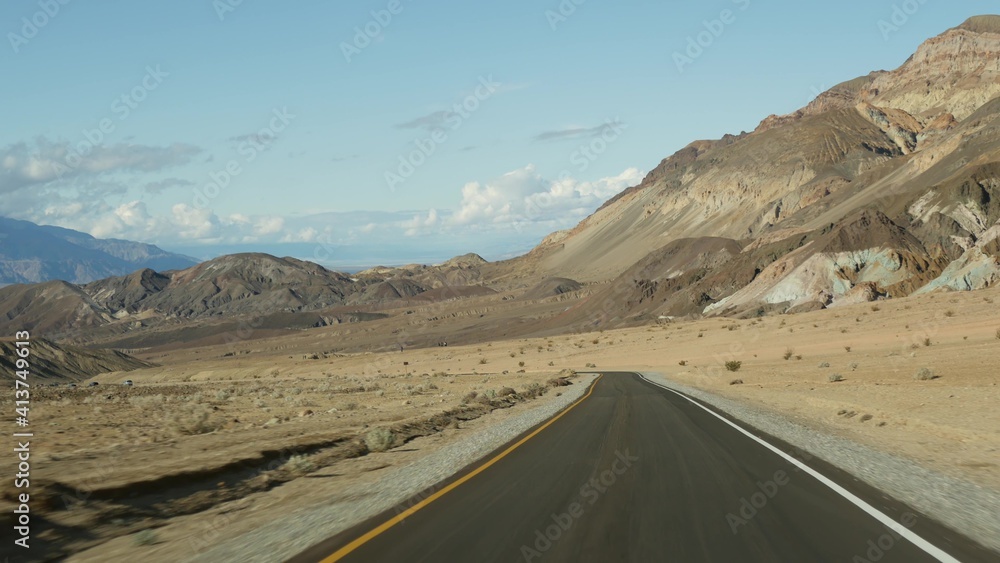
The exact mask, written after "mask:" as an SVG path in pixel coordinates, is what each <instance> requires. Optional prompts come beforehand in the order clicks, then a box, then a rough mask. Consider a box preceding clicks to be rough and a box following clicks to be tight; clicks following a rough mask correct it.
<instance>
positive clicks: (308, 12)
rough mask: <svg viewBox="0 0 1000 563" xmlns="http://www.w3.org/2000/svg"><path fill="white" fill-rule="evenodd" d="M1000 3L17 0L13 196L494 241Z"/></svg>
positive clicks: (547, 225) (234, 228) (116, 228)
mask: <svg viewBox="0 0 1000 563" xmlns="http://www.w3.org/2000/svg"><path fill="white" fill-rule="evenodd" d="M992 4H993V3H992V2H986V1H977V0H969V1H966V2H962V3H954V2H951V3H949V2H942V1H939V0H923V1H921V0H908V1H907V2H902V1H871V0H865V1H861V0H857V1H855V0H849V1H841V2H836V3H834V2H828V3H815V4H812V3H810V4H808V5H804V4H803V3H801V2H791V1H783V0H770V1H765V0H712V1H708V2H697V3H696V2H683V3H682V2H664V1H660V2H653V1H625V2H610V1H607V0H583V1H581V0H562V1H559V0H548V1H538V0H534V1H526V0H511V1H508V2H504V3H496V4H495V5H494V4H483V3H470V2H458V1H452V0H442V1H436V2H421V1H419V0H375V1H357V2H321V1H297V2H283V3H278V2H265V1H263V0H242V2H239V1H238V0H215V1H213V0H199V1H193V0H182V1H177V2H169V3H167V2H152V1H110V0H109V1H103V2H83V1H81V0H40V1H39V0H35V1H11V2H4V3H3V4H2V5H0V31H3V33H4V35H5V41H4V44H3V45H2V46H0V70H2V76H4V77H5V79H6V84H5V88H4V103H3V104H2V105H0V108H2V109H0V112H2V113H0V123H2V124H3V127H0V195H2V200H0V215H6V216H11V217H16V218H21V219H28V220H32V221H36V222H39V223H47V224H57V225H61V226H65V227H69V228H75V229H79V230H83V231H87V232H90V233H92V234H94V235H95V236H101V237H118V238H130V239H136V240H143V241H148V242H154V243H156V244H159V245H160V246H163V247H164V248H168V249H177V250H182V251H184V252H187V253H189V254H192V255H196V256H199V257H208V256H212V255H215V254H219V253H222V252H232V251H236V250H253V249H258V250H264V251H267V252H272V253H276V254H290V255H297V256H300V257H303V258H306V259H316V260H319V261H322V262H325V263H328V264H332V265H337V264H349V263H350V264H361V263H374V262H383V263H385V262H408V261H416V260H422V261H434V260H439V259H442V258H446V257H448V256H451V255H453V254H458V253H464V252H479V253H481V254H483V255H484V256H487V257H488V258H498V257H502V256H507V255H511V254H515V253H519V252H522V251H525V250H527V249H529V248H530V247H531V246H532V245H534V244H535V243H537V242H538V240H540V239H541V237H543V236H544V235H545V234H548V233H549V232H551V231H553V230H557V229H562V228H568V227H571V226H573V225H574V224H575V223H576V222H578V221H579V220H580V219H582V218H583V217H585V216H586V215H587V214H589V213H590V212H592V211H593V210H594V209H596V208H597V207H598V206H599V205H600V204H601V203H602V202H603V201H604V200H606V199H607V198H608V197H610V196H611V195H613V194H614V193H616V192H617V191H619V190H621V189H623V188H625V187H628V186H629V185H633V184H635V183H637V182H638V181H639V180H641V178H642V176H643V175H644V174H645V173H646V172H647V171H648V170H649V169H651V168H653V167H654V166H656V164H658V163H659V161H660V160H661V159H662V158H664V157H665V156H667V155H669V154H671V153H673V152H674V151H676V150H677V149H679V148H681V147H683V146H684V145H686V144H687V143H689V142H690V141H692V140H695V139H701V138H716V137H719V136H721V135H723V134H725V133H738V132H739V131H741V130H752V129H753V128H754V127H756V125H757V124H758V123H759V122H760V120H761V119H763V118H764V117H766V116H767V115H769V114H772V113H787V112H791V111H794V110H795V109H797V108H799V107H801V106H803V105H805V104H806V103H808V101H809V100H810V99H811V98H812V97H814V96H815V95H816V94H817V93H818V92H820V91H822V90H824V89H826V88H829V87H831V86H833V85H835V84H836V83H838V82H840V81H843V80H848V79H851V78H853V77H856V76H859V75H862V74H866V73H867V72H869V71H871V70H876V69H891V68H895V67H897V66H899V65H900V64H902V63H903V62H904V61H905V60H906V58H907V57H908V56H910V55H911V54H912V53H913V52H914V50H915V49H916V48H917V46H918V45H919V44H920V43H921V42H922V41H923V40H925V39H927V38H929V37H931V36H933V35H937V34H938V33H941V32H942V31H944V30H945V29H947V28H949V27H952V26H955V25H958V24H959V23H961V22H962V21H963V20H965V19H966V18H967V17H969V16H971V15H976V14H980V13H990V12H993V11H996V10H995V7H993V6H992ZM46 11H47V12H48V13H46ZM907 12H908V13H907ZM894 13H895V14H896V17H895V22H893V19H892V18H893V15H894ZM25 18H26V20H25ZM904 20H905V21H904ZM880 22H883V23H882V24H881V26H880ZM885 22H889V23H892V24H893V25H894V26H895V27H893V28H888V27H886V23H885ZM358 30H360V35H359V31H358ZM366 31H367V33H366ZM699 34H701V36H700V39H701V40H702V43H703V44H704V45H707V46H705V47H703V48H702V49H701V52H700V53H699V52H698V51H697V50H691V51H689V52H688V47H689V43H690V41H691V40H697V39H699ZM677 54H680V56H683V57H687V58H686V59H678V55H677ZM691 55H694V56H691ZM679 60H680V61H682V62H681V63H680V65H679V64H678V61H679ZM102 129H103V130H102Z"/></svg>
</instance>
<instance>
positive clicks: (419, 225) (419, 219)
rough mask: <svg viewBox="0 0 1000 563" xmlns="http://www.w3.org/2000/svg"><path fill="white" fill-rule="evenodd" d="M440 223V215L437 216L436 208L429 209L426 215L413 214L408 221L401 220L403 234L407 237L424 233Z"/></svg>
mask: <svg viewBox="0 0 1000 563" xmlns="http://www.w3.org/2000/svg"><path fill="white" fill-rule="evenodd" d="M439 224H440V217H438V212H437V209H431V210H430V211H428V212H427V215H426V216H424V215H414V216H413V219H410V220H409V221H403V222H402V223H401V226H402V227H403V229H404V232H403V234H405V235H406V236H408V237H415V236H417V235H421V234H426V233H428V232H430V231H431V230H433V229H434V227H437V226H438V225H439Z"/></svg>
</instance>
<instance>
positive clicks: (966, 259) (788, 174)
mask: <svg viewBox="0 0 1000 563" xmlns="http://www.w3.org/2000/svg"><path fill="white" fill-rule="evenodd" d="M46 233H47V234H48V235H49V236H50V237H51V238H50V239H48V240H53V239H57V242H59V241H61V242H60V244H61V245H68V244H72V245H73V249H72V251H71V250H70V249H68V248H66V247H64V246H60V244H56V245H55V246H53V247H52V250H50V252H51V253H52V254H53V255H57V256H59V257H60V260H62V259H63V258H65V260H69V259H70V257H71V256H78V255H81V256H86V257H87V258H86V260H84V263H85V264H87V265H88V267H90V268H99V267H106V265H105V263H104V262H101V260H102V259H103V260H107V259H108V258H107V257H108V256H110V257H111V258H114V259H117V260H126V259H130V257H131V258H134V256H131V255H127V254H126V253H125V251H124V250H123V249H120V248H119V249H116V248H115V247H114V245H110V246H109V245H108V244H99V243H98V242H94V241H90V240H87V239H84V240H83V241H82V242H81V241H80V240H78V238H73V237H69V236H67V235H62V236H56V234H54V233H53V232H52V231H46ZM6 248H7V246H0V249H6ZM46 248H48V247H46ZM31 251H32V248H31V247H30V246H27V247H21V252H25V253H27V254H29V255H30V254H31ZM37 251H39V252H40V250H37ZM60 252H61V253H62V254H59V253H60ZM73 252H77V253H79V252H83V253H84V254H73ZM87 252H91V253H100V254H99V255H97V254H86V253H87ZM101 257H104V258H101ZM56 263H61V262H59V260H56ZM66 267H67V268H68V267H69V266H66ZM169 270H170V269H169V268H168V269H166V271H165V270H164V269H162V268H160V269H157V268H144V269H142V268H133V269H132V270H129V272H131V273H128V274H127V275H119V276H114V277H108V278H105V279H101V280H99V281H93V282H89V283H84V284H82V285H75V284H71V283H66V282H48V283H43V284H36V285H16V286H11V287H7V288H3V289H0V331H2V330H4V328H3V327H4V326H8V327H14V326H17V327H18V328H29V329H30V328H34V329H35V330H44V331H46V334H51V335H52V336H53V337H56V336H61V335H73V336H74V337H75V338H78V339H79V338H84V339H88V338H89V339H91V340H93V339H95V338H98V337H107V338H105V341H108V340H109V339H110V340H112V341H115V342H128V343H130V344H133V345H135V346H136V347H141V346H147V345H151V344H150V343H155V342H180V341H185V342H186V341H189V340H194V339H198V338H208V337H218V335H219V334H220V331H224V330H229V331H231V330H235V329H236V323H238V322H239V321H237V320H235V319H239V318H245V317H254V318H258V319H262V320H261V321H260V326H263V327H267V328H268V329H269V330H283V329H288V328H290V327H295V328H308V327H311V326H318V325H322V324H330V323H335V322H355V321H358V320H371V319H378V318H382V317H384V316H386V315H391V314H398V313H399V311H396V312H395V313H394V312H393V311H392V310H393V309H394V308H395V309H399V310H402V311H405V308H410V307H414V308H416V307H420V306H422V305H426V304H428V303H442V302H453V301H457V300H462V299H477V298H478V299H481V300H483V301H481V302H479V303H480V304H479V305H475V307H474V310H473V312H472V313H470V314H475V315H476V316H477V317H484V316H487V315H488V314H492V313H493V312H494V311H497V310H499V309H500V308H501V307H504V306H521V305H525V306H535V305H538V306H539V307H541V308H540V309H538V310H539V311H541V310H543V309H545V307H547V306H552V305H554V304H558V305H556V306H555V307H552V309H551V310H553V311H554V310H558V314H556V315H555V316H550V317H545V316H544V315H542V314H541V313H539V314H537V316H536V315H535V313H531V314H530V315H529V316H528V317H527V318H521V319H518V320H517V321H516V322H515V323H514V324H516V325H517V326H516V328H517V332H518V334H530V333H535V334H538V333H546V334H551V333H555V332H560V331H562V332H565V331H568V330H570V331H571V330H577V329H593V328H597V327H600V328H603V327H608V326H618V325H622V324H634V323H637V322H649V321H652V320H656V319H658V318H660V317H663V316H667V317H675V316H683V315H729V316H755V315H762V314H768V313H785V312H798V311H808V310H814V309H818V308H825V307H837V306H841V305H846V304H852V303H859V302H865V301H872V300H876V299H886V298H896V297H903V296H907V295H911V294H914V293H921V292H929V291H946V290H970V289H978V288H983V287H987V286H990V285H992V284H995V283H997V281H998V280H1000V16H981V17H976V18H972V19H970V20H968V21H967V22H965V23H964V24H962V25H960V26H958V27H956V28H953V29H950V30H947V31H945V32H944V33H942V34H941V35H940V36H938V37H935V38H932V39H930V40H928V41H926V42H925V43H924V44H922V45H921V46H920V47H919V49H918V50H917V52H916V53H915V54H914V55H913V56H912V57H910V59H909V60H907V61H906V62H905V63H904V64H903V65H902V66H900V67H899V68H897V69H896V70H892V71H877V72H872V73H870V74H868V75H866V76H862V77H859V78H856V79H854V80H850V81H847V82H844V83H843V84H840V85H838V86H835V87H834V88H832V89H830V90H829V91H827V92H824V93H823V94H821V95H819V96H818V97H817V98H816V99H815V100H814V101H813V102H811V103H810V104H809V105H807V106H806V107H804V108H802V109H800V110H798V111H796V112H793V113H792V114H788V115H782V116H776V115H772V116H769V117H767V118H765V119H764V120H763V121H762V122H761V123H760V125H759V126H758V127H757V128H756V129H755V130H754V131H752V132H750V133H741V134H739V135H726V136H724V137H723V138H721V139H716V140H701V141H695V142H693V143H691V144H689V145H688V146H686V147H684V148H683V149H681V150H679V151H677V152H675V153H674V154H673V155H671V156H669V157H667V158H666V159H664V160H663V161H662V162H661V163H660V164H659V165H658V166H656V167H655V168H654V169H653V170H652V171H650V172H649V174H648V175H647V176H646V177H645V179H644V180H643V181H642V182H641V183H640V184H639V185H637V186H634V187H631V188H629V189H626V190H624V191H623V192H621V193H620V194H618V195H616V196H615V197H613V198H611V199H610V200H609V201H608V202H606V203H605V204H604V205H603V206H602V207H601V208H600V209H598V210H597V211H596V212H595V213H594V214H592V215H591V216H590V217H588V218H586V219H585V220H584V221H582V222H581V223H580V224H579V225H577V226H576V227H575V228H574V229H571V230H568V231H563V232H557V233H553V234H551V235H550V236H548V237H546V238H545V240H543V241H542V243H541V244H539V245H538V246H537V247H536V248H535V249H534V250H532V251H531V252H530V253H528V254H527V255H525V256H522V257H519V258H515V259H512V260H506V261H503V262H495V263H489V262H486V261H485V260H483V259H482V258H481V257H480V256H478V255H475V254H467V255H464V256H459V257H457V258H454V259H452V260H448V261H447V262H444V263H442V264H437V265H432V266H427V265H418V264H412V265H407V266H402V267H393V268H386V267H376V268H371V269H369V270H365V271H362V272H359V273H357V274H355V275H353V276H349V275H346V274H342V273H338V272H333V271H330V270H327V269H325V268H323V267H321V266H318V265H316V264H312V263H309V262H303V261H300V260H295V259H292V258H276V257H273V256H269V255H265V254H237V255H232V256H225V257H221V258H218V259H215V260H211V261H208V262H205V263H203V264H198V265H196V266H193V267H189V268H186V269H181V270H174V271H169ZM91 273H92V272H90V271H84V272H79V273H77V275H80V276H83V275H89V274H91ZM498 294H499V295H498ZM482 303H486V305H482ZM503 303H506V304H507V305H503ZM518 304H520V305H518ZM545 310H549V309H545ZM407 312H412V311H407ZM455 314H458V313H455ZM413 318H414V319H416V318H417V317H416V316H414V317H413ZM427 318H431V319H434V318H439V317H438V315H437V314H433V315H429V316H428V317H427ZM414 322H416V321H414ZM484 322H486V321H484ZM496 322H497V323H500V322H501V321H496ZM503 322H508V321H503ZM199 323H201V324H199ZM206 323H208V324H206ZM212 323H214V324H212ZM227 323H228V324H227ZM209 324H211V327H214V328H211V330H210V329H209V328H206V329H205V330H202V328H200V327H205V326H209ZM491 326H492V325H491ZM497 326H499V325H497ZM505 326H513V325H505ZM192 327H193V328H192ZM144 331H145V332H144ZM150 331H152V332H157V331H159V332H158V333H157V334H159V336H157V337H156V338H153V337H152V336H149V332H150ZM169 331H174V332H169ZM180 331H186V332H185V335H184V336H183V339H182V338H181V336H180ZM212 331H214V332H212ZM140 333H142V334H140ZM505 334H506V333H505ZM81 335H83V336H81ZM95 335H96V336H95ZM102 335H103V336H102ZM108 335H115V336H114V337H113V338H111V337H108ZM184 339H187V340H184Z"/></svg>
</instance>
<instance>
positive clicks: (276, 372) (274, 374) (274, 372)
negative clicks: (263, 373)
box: [267, 368, 281, 377]
mask: <svg viewBox="0 0 1000 563" xmlns="http://www.w3.org/2000/svg"><path fill="white" fill-rule="evenodd" d="M267 374H268V375H270V376H271V377H278V376H279V375H281V371H280V370H279V369H278V368H271V371H269V372H267Z"/></svg>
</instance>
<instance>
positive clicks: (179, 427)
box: [171, 405, 219, 435]
mask: <svg viewBox="0 0 1000 563" xmlns="http://www.w3.org/2000/svg"><path fill="white" fill-rule="evenodd" d="M211 416H212V411H211V409H209V408H208V407H205V406H201V405H187V406H185V407H179V408H178V409H177V410H175V411H174V414H173V420H172V421H171V422H172V424H171V426H172V427H173V429H174V430H175V431H176V432H177V433H179V434H185V435H195V434H208V433H209V432H214V431H216V430H218V428H219V425H218V423H216V422H213V421H212V420H211Z"/></svg>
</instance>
